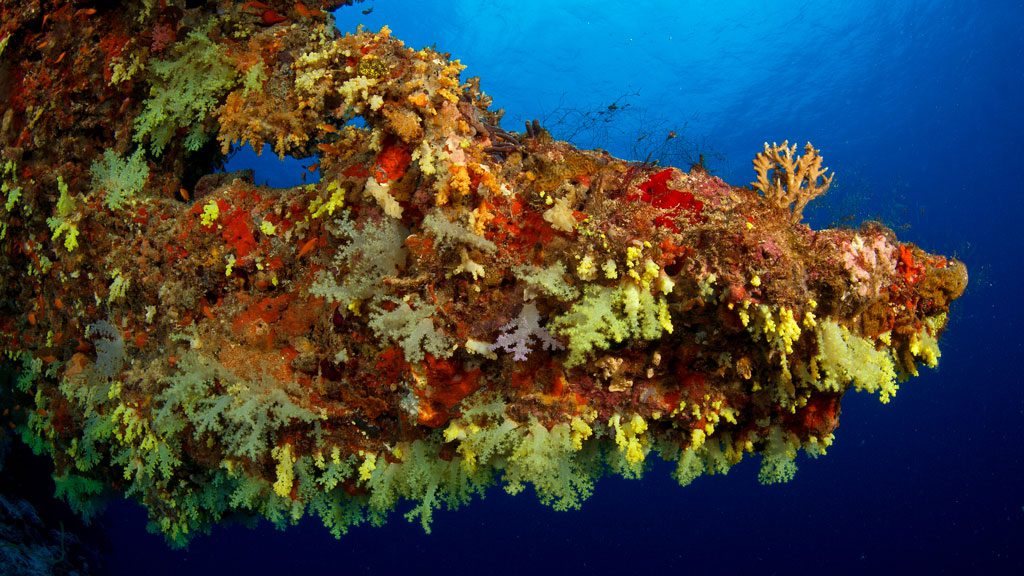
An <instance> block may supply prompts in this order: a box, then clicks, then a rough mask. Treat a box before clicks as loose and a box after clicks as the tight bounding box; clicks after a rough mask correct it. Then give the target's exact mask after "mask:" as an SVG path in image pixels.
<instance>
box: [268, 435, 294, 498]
mask: <svg viewBox="0 0 1024 576" xmlns="http://www.w3.org/2000/svg"><path fill="white" fill-rule="evenodd" d="M271 455H272V456H273V457H274V459H275V460H277V470H276V471H277V480H276V481H275V482H274V493H275V494H277V495H278V496H280V497H282V498H288V497H289V496H291V494H292V485H293V484H294V483H295V461H296V458H295V456H293V455H292V445H291V444H285V445H284V446H275V447H274V449H273V450H272V451H271Z"/></svg>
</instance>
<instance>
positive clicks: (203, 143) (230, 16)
mask: <svg viewBox="0 0 1024 576" xmlns="http://www.w3.org/2000/svg"><path fill="white" fill-rule="evenodd" d="M194 4H197V3H188V4H187V3H185V2H174V1H169V0H168V1H162V2H154V1H152V0H138V1H127V2H122V3H121V6H118V7H107V8H99V7H91V6H90V5H89V4H87V3H84V2H59V1H55V2H48V3H45V4H42V6H45V7H44V8H41V7H40V6H41V5H40V4H39V3H32V4H28V3H20V2H10V1H3V2H0V102H2V103H3V104H2V106H3V108H2V109H0V122H2V124H0V168H2V172H0V181H2V191H0V192H2V193H0V237H2V238H3V245H2V252H0V278H2V280H0V293H2V303H0V306H2V312H0V346H2V348H3V350H4V351H5V353H6V356H5V359H6V361H8V362H10V363H14V364H17V365H18V366H19V369H20V374H19V377H18V381H17V384H16V386H17V390H18V392H19V393H20V394H22V401H21V407H22V410H21V411H17V412H16V415H15V416H16V418H17V419H18V425H19V426H20V431H21V435H22V437H23V439H24V440H25V441H26V442H28V443H29V444H30V445H31V446H32V447H33V448H34V449H35V450H36V451H37V452H39V453H45V454H47V455H49V456H50V457H52V459H53V461H54V464H55V466H56V471H55V480H56V483H57V492H58V494H59V495H60V496H62V497H64V498H65V499H66V500H67V501H68V502H69V503H70V504H71V505H72V506H73V507H74V508H75V509H76V510H78V511H79V512H81V513H82V514H84V515H89V514H92V513H94V512H95V511H96V510H97V507H98V506H99V505H100V504H102V501H103V499H104V498H105V497H107V496H109V495H111V494H123V495H126V496H128V497H131V498H134V499H136V500H138V501H139V502H141V503H142V504H143V505H144V506H146V508H147V509H148V511H149V515H150V520H151V527H152V528H154V529H155V530H158V531H161V532H162V533H163V534H165V535H166V537H167V538H168V540H169V541H170V542H172V543H176V544H183V543H185V542H187V541H188V539H189V538H190V537H191V536H193V535H194V534H196V533H197V532H202V531H204V530H207V529H208V528H209V527H210V526H211V525H212V524H215V523H217V522H220V521H224V520H226V519H229V518H237V517H257V516H263V517H266V518H268V519H270V520H271V521H273V522H275V523H277V524H288V523H293V522H296V521H298V520H299V519H300V518H301V517H303V516H304V515H305V514H307V513H308V514H315V515H317V516H319V517H320V518H322V520H323V522H324V523H325V525H326V526H327V527H328V528H329V529H330V530H331V531H332V532H334V533H335V534H341V533H343V532H345V531H346V530H347V529H348V528H349V527H350V526H352V525H356V524H359V523H362V522H365V521H369V522H371V523H374V524H377V523H380V522H383V521H384V520H385V519H386V518H387V516H388V514H389V513H390V512H391V511H392V510H393V509H395V508H396V506H399V505H400V503H401V502H402V501H403V500H404V501H409V502H411V504H410V506H409V508H410V509H409V510H408V512H407V517H409V518H414V519H418V520H420V521H421V522H422V523H423V525H424V527H425V528H426V527H429V523H430V519H431V514H432V512H433V511H434V510H435V509H437V508H438V507H441V506H446V507H452V508H453V507H457V506H460V505H463V504H465V503H467V502H468V501H470V500H471V499H472V498H473V497H474V495H478V494H481V493H483V492H484V491H485V490H486V489H487V488H488V487H489V486H492V485H495V484H499V485H501V486H503V487H504V489H505V490H507V491H508V492H510V493H517V492H519V491H522V490H523V489H524V488H525V487H526V486H527V485H529V486H532V488H533V490H534V491H535V493H536V494H537V497H538V498H539V499H540V500H541V501H542V502H543V503H545V504H548V505H550V506H552V507H554V508H556V509H559V510H562V509H569V508H575V507H578V506H580V504H581V502H582V501H583V500H584V499H585V498H586V497H587V496H588V495H589V494H590V493H591V492H592V490H593V486H594V482H595V480H596V479H597V478H598V477H599V476H601V475H602V474H605V473H614V474H619V475H622V476H625V477H630V478H635V477H639V476H640V475H641V474H642V473H643V471H644V468H645V464H646V463H647V462H648V460H649V459H651V458H655V457H661V458H664V459H667V460H671V461H675V462H677V463H678V465H677V469H676V472H675V474H676V477H677V479H678V480H679V482H680V483H681V484H683V485H685V484H688V483H689V482H691V481H693V480H694V479H695V478H697V477H698V476H700V475H702V474H705V473H707V474H717V473H724V472H726V471H727V470H729V468H730V467H731V466H733V465H734V464H736V463H738V462H739V461H740V460H742V459H743V458H744V457H746V456H748V455H750V456H752V457H755V456H756V457H759V458H760V461H761V469H760V479H761V480H762V481H763V482H769V483H770V482H778V481H785V480H788V479H790V478H792V476H793V474H794V472H795V470H796V466H795V464H794V458H795V457H796V454H797V452H798V451H799V450H801V449H802V450H804V451H806V452H807V453H808V454H811V455H815V456H816V455H820V454H823V453H824V452H825V450H826V448H827V447H828V446H829V445H830V444H831V443H832V441H833V432H834V430H835V429H836V427H837V426H838V417H839V412H840V403H841V399H842V397H843V395H844V394H845V393H846V392H847V391H849V390H850V389H855V390H860V391H865V392H869V393H872V394H877V395H878V396H879V398H880V399H881V400H882V401H883V402H887V401H888V400H889V399H890V398H891V397H892V395H893V394H895V393H896V391H897V388H898V387H899V383H900V382H903V381H905V380H906V379H907V378H909V377H911V376H914V375H916V374H917V371H918V366H919V365H922V364H923V365H926V366H935V365H936V362H937V360H938V357H939V351H938V347H937V339H938V337H939V335H940V333H941V331H942V330H943V329H944V327H945V324H946V314H947V312H948V309H949V305H950V303H951V302H952V300H954V299H956V298H957V297H959V296H960V294H961V293H962V292H963V290H964V288H965V285H966V282H967V273H966V269H965V267H964V266H963V264H961V263H960V262H957V261H954V260H950V259H947V258H944V257H942V256H935V255H931V254H928V253H926V252H924V251H923V250H921V249H920V248H918V247H916V246H914V245H912V244H909V243H904V242H901V241H899V240H898V239H897V238H896V237H895V235H894V234H893V232H892V231H891V230H889V229H887V228H885V227H884V226H882V225H880V224H876V223H868V224H865V225H863V226H862V227H861V228H860V229H858V230H852V229H828V230H818V231H816V230H811V229H810V228H809V227H808V226H806V225H805V224H803V223H802V222H801V219H800V216H801V211H802V209H803V207H804V206H805V205H806V204H807V202H809V201H810V200H812V199H813V198H815V197H816V196H819V195H821V194H822V193H824V192H825V191H826V189H827V188H828V186H829V184H830V183H831V179H832V176H831V174H829V173H828V171H827V169H826V168H823V166H822V159H821V155H820V154H819V152H818V151H817V150H815V149H814V148H813V147H812V146H811V145H810V144H807V145H806V146H805V147H804V148H803V149H798V148H797V147H796V146H790V145H789V144H788V143H787V142H783V143H782V144H776V145H767V144H766V145H765V147H764V150H763V151H762V152H761V153H759V154H758V155H757V156H756V159H755V161H754V175H755V177H756V181H755V182H754V183H753V185H752V186H751V187H742V186H740V187H736V186H730V185H729V184H726V183H725V182H723V181H722V180H721V179H719V178H717V177H714V176H712V175H710V174H708V173H707V172H706V171H704V170H703V169H702V168H701V167H699V166H697V167H693V168H691V169H690V170H689V171H683V170H680V169H676V168H664V167H659V166H655V165H651V164H644V163H635V162H627V161H623V160H619V159H616V158H613V157H611V156H610V155H608V154H607V153H605V152H602V151H599V150H594V151H588V150H578V149H576V148H574V147H573V146H571V145H569V144H568V143H566V142H560V141H557V140H554V139H553V138H552V137H551V136H550V135H549V134H548V133H547V132H546V131H545V130H543V129H542V128H541V127H540V126H539V125H537V124H536V123H534V124H531V125H529V126H527V129H526V131H525V132H523V133H510V132H507V131H505V130H503V129H501V128H500V127H499V121H500V117H501V113H500V112H496V111H494V110H492V109H491V101H490V98H488V97H487V96H486V95H485V94H484V93H483V92H481V90H480V86H479V82H478V80H476V79H464V78H462V77H461V72H462V70H463V68H464V67H463V66H462V65H461V64H460V63H459V62H458V61H453V60H451V59H450V58H449V57H448V56H447V55H446V54H442V53H438V52H436V51H434V50H432V49H422V50H413V49H410V48H408V47H406V46H404V45H403V44H402V42H400V41H399V40H397V39H395V38H393V37H392V36H391V34H390V32H389V31H388V29H386V28H384V29H382V30H380V31H379V32H367V31H360V32H358V33H355V34H347V35H344V36H342V35H339V33H338V32H337V31H336V30H335V28H334V26H333V23H332V21H331V18H330V16H329V14H327V13H326V12H324V11H323V10H322V8H323V9H327V8H333V7H335V6H337V5H339V4H341V3H340V2H322V3H319V4H316V3H314V2H305V3H303V2H291V1H289V2H284V1H273V0H268V1H266V2H255V1H249V2H231V1H227V0H221V1H219V2H207V3H198V4H200V5H201V6H200V7H188V6H193V5H194ZM359 119H361V121H360V120H359ZM237 143H247V144H251V145H252V146H253V147H254V148H255V149H256V150H261V149H263V147H264V145H266V144H269V145H270V146H271V147H272V149H273V150H274V152H275V153H277V154H279V155H291V156H294V157H298V158H312V157H316V159H317V160H315V162H317V166H316V167H315V169H316V170H318V171H319V174H320V180H319V183H317V184H309V185H303V186H297V187H294V188H287V189H275V188H268V187H262V186H257V185H255V184H254V183H253V182H252V178H251V174H247V173H233V174H223V173H216V172H215V169H216V168H217V167H218V166H219V165H221V164H222V162H223V160H224V158H225V155H226V154H227V153H229V151H230V150H231V147H232V146H233V145H235V144H237ZM311 162H314V161H313V160H311Z"/></svg>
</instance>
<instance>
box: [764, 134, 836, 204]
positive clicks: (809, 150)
mask: <svg viewBox="0 0 1024 576" xmlns="http://www.w3.org/2000/svg"><path fill="white" fill-rule="evenodd" d="M821 163H822V158H821V154H820V153H819V152H818V151H817V150H815V149H814V147H813V146H811V143H810V142H808V143H807V144H806V145H804V153H803V154H802V155H799V156H798V155H796V144H793V145H792V146H790V145H789V141H783V142H782V144H775V143H773V144H772V145H771V146H769V145H768V143H767V142H765V144H764V151H763V152H758V153H757V156H755V157H754V171H755V172H757V180H756V181H755V182H753V184H752V185H753V187H754V189H755V190H757V191H759V192H761V193H762V194H764V196H765V198H767V199H768V201H769V202H771V203H773V204H775V205H776V206H778V207H780V208H788V209H789V210H790V212H791V214H792V215H793V221H794V222H799V221H800V218H801V217H802V215H803V211H804V207H805V206H807V203H808V202H810V201H811V200H814V199H815V198H817V197H818V196H821V195H822V194H824V193H825V192H826V191H827V190H828V187H829V186H831V185H832V178H833V177H834V176H835V174H828V175H826V174H825V173H826V172H828V168H822V167H821Z"/></svg>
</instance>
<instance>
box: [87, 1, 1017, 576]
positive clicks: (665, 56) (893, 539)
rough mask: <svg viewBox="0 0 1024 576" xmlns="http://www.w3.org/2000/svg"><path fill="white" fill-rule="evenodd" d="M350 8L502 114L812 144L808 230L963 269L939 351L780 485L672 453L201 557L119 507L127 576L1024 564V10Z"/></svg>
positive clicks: (656, 132) (218, 545) (226, 540)
mask: <svg viewBox="0 0 1024 576" xmlns="http://www.w3.org/2000/svg"><path fill="white" fill-rule="evenodd" d="M371 8H372V11H370V12H369V13H368V14H364V11H369V10H370V9H371ZM337 21H338V25H339V27H340V28H341V29H342V30H352V29H354V28H355V27H356V26H357V25H360V24H362V25H365V26H367V27H369V28H371V29H376V28H379V27H380V26H382V25H384V24H387V25H388V26H390V27H391V29H392V30H393V32H394V34H395V36H397V37H399V38H402V39H404V40H405V41H406V42H407V43H408V44H409V45H411V46H412V47H422V46H429V45H436V47H437V48H438V49H440V50H442V51H447V52H450V53H451V54H452V55H453V56H454V57H457V58H461V59H462V62H463V63H464V64H466V65H467V66H468V68H467V70H466V74H468V75H479V76H481V77H482V79H483V82H482V86H483V89H484V90H485V91H486V92H487V93H488V94H490V95H491V96H492V97H493V98H494V101H495V106H496V107H501V108H504V109H505V111H506V115H505V120H504V125H505V127H506V128H508V129H521V126H522V125H523V122H524V121H527V120H532V119H534V118H537V119H539V120H540V121H541V122H542V124H544V125H545V126H546V127H548V128H549V129H550V130H551V131H552V132H553V133H554V135H555V136H556V137H562V138H569V137H571V138H572V139H573V141H574V142H575V143H577V144H579V145H580V146H584V147H601V148H604V149H607V150H609V151H610V152H612V153H613V154H615V155H617V156H621V157H626V158H631V159H637V160H645V159H651V158H658V159H661V160H663V161H666V162H669V163H677V164H680V165H682V166H683V167H685V166H686V165H688V164H689V163H691V162H695V161H697V160H698V159H699V157H700V156H701V155H703V156H704V159H705V162H706V164H707V165H708V167H709V168H710V169H711V170H712V171H713V172H714V173H715V174H717V175H719V176H721V177H723V178H724V179H725V180H726V181H728V182H730V183H733V184H743V183H746V182H749V181H750V180H751V179H752V178H753V171H752V168H751V166H750V160H751V159H752V158H753V156H754V154H755V153H756V152H757V151H758V150H759V149H760V148H761V145H762V143H763V142H764V141H766V140H767V141H781V140H783V139H789V140H790V141H797V142H801V143H802V142H804V141H807V140H810V141H811V142H813V143H814V145H815V146H816V147H818V148H820V149H821V150H822V152H823V154H824V156H825V159H826V161H827V163H828V164H829V165H830V166H831V167H832V168H833V169H834V170H835V171H836V173H837V176H836V180H835V184H834V185H833V188H832V190H831V191H830V192H829V194H828V195H827V196H826V197H825V198H823V199H819V200H818V201H816V203H815V204H813V205H812V208H810V209H809V210H808V216H809V220H810V221H811V223H812V225H814V226H816V227H818V226H827V225H833V224H837V223H839V224H846V225H855V224H856V223H857V222H859V221H860V220H863V219H866V218H871V219H879V220H882V221H884V222H885V223H887V224H888V225H890V226H892V227H893V228H894V229H896V230H897V232H898V234H899V235H900V237H901V239H904V240H909V241H912V242H915V243H917V244H919V245H920V246H922V247H924V248H925V249H927V250H929V251H932V252H938V253H943V254H952V255H956V256H957V257H959V258H961V259H963V260H964V261H965V262H966V263H967V266H968V268H969V270H970V273H971V283H970V286H969V288H968V291H967V293H966V294H965V296H964V297H963V298H962V299H961V300H960V301H958V302H957V303H956V304H955V305H954V309H953V314H952V319H951V322H950V326H949V329H948V332H947V334H946V336H945V337H944V339H943V341H942V345H943V346H942V348H943V358H942V360H941V363H940V364H941V367H940V369H939V370H936V371H924V372H923V374H922V376H921V377H920V378H917V379H915V380H913V381H911V382H909V383H907V384H906V385H905V386H904V387H903V389H902V390H901V391H900V393H899V394H898V395H897V396H896V398H895V399H894V401H893V402H892V403H891V404H889V405H886V406H883V405H880V404H879V403H878V402H877V400H876V399H875V398H874V397H869V396H867V395H856V394H850V395H848V396H847V397H846V399H845V401H844V403H843V414H842V418H841V426H840V428H839V430H838V431H837V441H836V444H835V445H834V446H833V447H832V448H831V449H830V450H829V454H828V455H827V456H826V457H824V458H822V459H819V460H817V461H810V460H808V459H806V458H803V457H801V459H800V460H799V464H800V471H799V472H798V474H797V476H796V478H795V479H794V480H793V481H792V482H790V483H789V484H785V485H781V486H769V487H766V486H761V485H760V484H758V482H757V467H756V466H757V464H756V462H753V461H748V462H744V463H742V464H741V465H739V466H737V467H735V468H734V469H733V470H732V471H731V472H730V473H729V474H728V475H727V476H721V477H704V478H701V479H699V480H697V481H696V482H695V483H694V484H693V485H691V486H690V487H688V488H685V489H684V488H679V487H678V486H677V485H676V484H675V482H674V480H672V479H671V478H670V477H669V475H668V471H669V469H668V466H667V465H655V466H654V467H653V469H652V470H650V471H649V472H648V474H647V475H646V477H645V478H644V479H643V480H640V481H627V480H622V479H617V478H610V479H605V480H602V481H601V482H600V483H599V484H598V486H597V490H596V493H595V494H594V496H593V497H592V498H591V499H590V500H589V501H588V502H586V503H585V505H584V508H583V510H581V511H578V512H568V513H566V512H553V511H551V510H550V509H547V508H545V507H543V506H541V505H540V504H538V503H537V502H536V501H535V500H534V499H533V498H532V497H531V496H530V495H520V496H518V497H510V496H507V495H505V494H504V493H503V492H501V491H500V490H499V491H493V492H492V493H491V494H489V495H488V497H487V498H486V499H484V500H482V501H477V502H475V503H474V504H472V505H471V506H469V507H467V508H464V509H463V510H460V511H457V512H438V513H437V514H436V515H435V521H434V525H433V533H432V534H429V535H427V534H424V533H423V532H422V530H421V529H420V527H419V526H418V525H414V524H408V523H406V522H405V521H404V520H402V519H401V518H400V517H396V518H394V519H393V520H392V522H391V523H390V524H389V525H387V526H386V527H384V528H369V527H366V528H359V529H356V530H354V531H353V532H352V533H350V534H349V535H348V536H346V537H345V538H343V539H342V540H340V541H336V540H334V539H333V538H332V537H331V536H330V535H329V534H328V533H327V531H326V530H324V529H323V527H322V526H320V525H319V523H318V522H317V521H316V520H307V521H304V522H302V523H301V524H300V525H299V526H296V527H293V528H290V529H288V530H287V531H283V532H281V531H276V530H274V529H273V528H272V527H270V526H268V525H265V524H264V525H261V526H259V527H258V528H256V529H247V528H242V527H223V528H218V529H216V530H215V531H214V532H213V534H212V535H211V536H209V537H200V538H198V539H196V540H195V542H194V543H193V544H192V545H191V547H190V548H189V549H188V550H185V551H172V550H169V549H168V548H167V547H166V546H165V545H164V543H163V540H162V538H161V537H159V536H154V535H150V534H148V533H146V532H145V530H144V525H145V514H144V512H143V511H142V510H141V509H140V508H139V507H137V506H135V505H133V504H128V503H117V504H115V505H113V506H112V507H111V508H110V510H109V511H108V512H107V513H106V514H105V515H104V516H103V517H102V518H101V519H100V520H99V521H98V522H96V523H95V524H94V528H95V529H96V530H99V531H102V532H103V533H104V535H105V536H106V537H107V538H108V539H109V548H108V549H106V550H105V552H104V557H105V560H106V564H107V568H108V569H109V572H110V573H112V574H137V573H139V572H142V573H146V574H154V575H157V574H182V573H190V574H223V573H225V571H228V573H234V574H264V573H267V574H270V573H280V574H299V573H306V574H352V573H376V574H394V573H398V572H399V570H408V571H414V572H415V573H416V574H417V575H422V576H426V575H429V574H446V575H447V574H451V573H453V572H455V573H458V572H461V573H484V574H518V575H520V576H522V575H526V574H553V573H556V572H557V573H562V574H577V573H584V572H588V573H612V572H618V573H640V572H654V571H655V570H658V569H668V570H672V571H678V572H680V573H682V572H684V571H685V573H698V572H706V571H716V572H723V573H739V574H744V573H751V572H754V571H755V570H756V571H758V572H759V573H763V574H776V573H777V574H783V573H786V574H802V573H817V574H822V573H825V572H826V571H827V573H829V574H867V573H878V574H889V573H897V572H903V573H911V574H919V573H920V574H941V573H949V574H962V573H967V572H968V571H970V572H975V571H980V570H985V569H987V570H991V571H992V572H993V573H996V574H1004V573H1024V494H1022V492H1021V488H1022V486H1024V449H1022V448H1021V444H1022V439H1024V377H1022V375H1021V370H1022V360H1024V354H1022V344H1021V336H1020V335H1021V331H1022V330H1024V314H1022V309H1024V305H1022V303H1021V298H1020V295H1021V294H1022V289H1024V257H1022V253H1024V241H1022V240H1021V231H1020V229H1021V221H1022V220H1021V219H1022V218H1024V172H1022V170H1021V164H1022V161H1021V160H1022V157H1024V144H1022V143H1021V140H1022V135H1024V111H1022V108H1024V67H1022V66H1021V63H1022V62H1024V3H1021V2H1000V1H990V2H984V3H982V2H971V1H962V2H944V1H936V0H921V1H906V2H901V1H892V0H890V1H879V0H862V1H859V2H810V1H806V2H797V1H777V2H766V1H763V0H762V1H753V0H751V1H743V2H741V1H734V2H715V3H708V2H696V1H668V0H665V1H661V2H655V1H636V2H628V3H626V2H623V3H612V2H594V1H586V0H563V1H551V0H548V1H541V0H519V1H517V2H497V1H494V0H490V1H484V0H475V1H474V0H451V1H448V2H443V3H442V2H437V3H426V2H420V1H407V0H387V1H385V0H382V1H376V0H370V1H368V2H365V3H363V4H360V5H356V6H354V7H349V8H344V9H342V10H340V11H339V12H338V14H337ZM670 133H674V134H675V137H672V138H670V137H669V136H670ZM309 163H310V162H308V161H305V162H304V161H290V162H285V163H278V162H277V161H276V160H274V159H273V156H268V155H264V156H263V157H261V158H259V159H255V156H254V155H252V154H251V151H248V152H246V151H242V152H240V153H239V155H238V156H236V157H235V158H234V159H233V160H232V166H231V167H232V168H239V167H244V166H254V167H255V168H256V169H257V180H258V181H260V182H261V183H262V182H264V181H266V182H268V183H270V184H271V185H291V184H295V183H298V180H297V178H298V176H297V175H298V174H301V173H302V172H304V169H303V168H302V166H303V165H306V164H309ZM314 177H315V176H314Z"/></svg>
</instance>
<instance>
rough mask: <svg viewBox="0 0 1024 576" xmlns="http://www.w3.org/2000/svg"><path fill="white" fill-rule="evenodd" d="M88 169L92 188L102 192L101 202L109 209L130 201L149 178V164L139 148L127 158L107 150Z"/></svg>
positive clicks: (117, 207) (115, 208)
mask: <svg viewBox="0 0 1024 576" xmlns="http://www.w3.org/2000/svg"><path fill="white" fill-rule="evenodd" d="M90 171H91V172H92V187H93V189H94V190H96V191H97V192H102V193H103V204H104V205H105V206H106V207H107V208H109V209H111V210H118V209H120V208H121V207H123V206H124V204H125V203H127V202H129V201H131V199H132V198H133V197H134V196H136V195H137V194H139V193H140V192H142V188H143V187H144V186H145V185H146V181H147V180H149V164H147V163H146V159H145V158H144V157H143V154H142V149H141V148H139V149H138V150H136V151H135V153H134V154H132V155H131V156H128V157H127V158H123V157H121V155H119V154H118V153H117V152H114V151H113V150H107V151H106V152H104V153H103V158H102V159H101V160H97V161H95V162H93V163H92V167H91V169H90Z"/></svg>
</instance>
